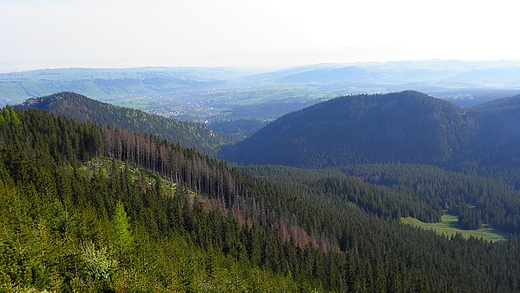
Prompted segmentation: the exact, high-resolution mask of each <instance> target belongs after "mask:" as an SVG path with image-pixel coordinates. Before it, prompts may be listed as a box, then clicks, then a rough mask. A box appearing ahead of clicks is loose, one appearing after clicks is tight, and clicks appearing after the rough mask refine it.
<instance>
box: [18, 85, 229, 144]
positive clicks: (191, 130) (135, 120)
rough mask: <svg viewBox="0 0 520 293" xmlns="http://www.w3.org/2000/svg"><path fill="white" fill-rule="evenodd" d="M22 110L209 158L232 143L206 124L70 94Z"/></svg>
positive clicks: (24, 105)
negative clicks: (164, 143)
mask: <svg viewBox="0 0 520 293" xmlns="http://www.w3.org/2000/svg"><path fill="white" fill-rule="evenodd" d="M22 106H23V107H24V108H36V109H42V110H46V111H49V112H51V113H54V114H56V115H63V116H65V117H68V118H72V119H75V120H77V121H85V122H93V123H95V124H97V125H100V126H101V125H104V126H112V127H119V128H122V129H128V130H130V131H132V132H136V133H141V134H147V135H151V136H157V137H159V138H161V139H166V140H168V141H170V142H176V143H179V144H180V145H181V146H183V147H187V148H192V147H194V148H196V149H197V150H199V151H201V152H203V153H207V154H215V153H216V151H217V150H218V148H220V147H221V146H222V145H224V144H229V143H232V142H233V141H232V140H231V139H232V138H231V137H226V136H224V135H221V134H218V133H215V132H213V131H212V130H211V129H209V128H208V127H207V126H206V125H203V124H199V123H194V122H184V121H178V120H172V119H168V118H166V117H163V116H159V115H152V114H148V113H146V112H143V111H140V110H135V109H130V108H123V107H118V106H114V105H110V104H107V103H101V102H98V101H95V100H92V99H89V98H87V97H85V96H83V95H79V94H76V93H71V92H62V93H57V94H54V95H51V96H46V97H42V98H38V99H36V100H30V101H28V102H26V103H25V104H23V105H22Z"/></svg>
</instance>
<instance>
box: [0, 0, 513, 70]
mask: <svg viewBox="0 0 520 293" xmlns="http://www.w3.org/2000/svg"><path fill="white" fill-rule="evenodd" d="M515 4H516V3H515V2H514V1H512V0H511V1H506V0H494V1H465V0H464V1H459V0H435V1H432V0H424V1H417V0H415V1H408V0H391V1H388V0H362V1H361V0H355V1H350V0H342V1H327V0H320V1H304V0H300V1H284V0H169V1H166V0H146V1H139V0H126V1H123V0H0V71H4V72H5V71H11V70H27V69H38V68H56V67H136V66H241V67H281V66H288V65H303V64H312V63H328V62H336V63H344V62H358V61H393V60H416V59H464V60H495V59H520V41H518V35H517V28H518V22H517V19H518V15H517V14H518V12H517V5H515Z"/></svg>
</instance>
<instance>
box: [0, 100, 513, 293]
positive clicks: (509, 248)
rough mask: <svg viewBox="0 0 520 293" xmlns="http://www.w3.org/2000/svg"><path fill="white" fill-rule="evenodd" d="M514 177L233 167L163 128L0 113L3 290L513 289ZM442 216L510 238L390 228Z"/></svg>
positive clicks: (397, 169) (379, 168)
mask: <svg viewBox="0 0 520 293" xmlns="http://www.w3.org/2000/svg"><path fill="white" fill-rule="evenodd" d="M489 172H491V171H489ZM508 176H509V177H508ZM511 176H512V175H511V173H507V176H506V175H504V176H501V177H500V178H501V179H500V180H498V179H496V178H495V177H491V176H487V175H486V176H485V174H484V173H483V172H480V173H479V174H470V172H467V173H458V172H454V171H453V172H452V171H446V170H445V169H442V168H440V167H434V166H429V167H428V166H424V165H413V164H412V165H409V164H388V165H385V164H364V165H346V166H344V167H343V168H341V169H329V170H321V171H320V170H305V169H297V168H289V167H282V166H274V165H271V166H250V167H246V168H238V167H233V166H231V165H228V164H227V163H226V162H224V161H221V160H218V159H216V158H214V157H211V156H209V155H206V154H202V153H199V152H198V151H197V150H196V149H194V148H184V147H181V146H180V145H179V144H178V143H177V142H173V141H167V140H165V139H164V138H161V137H156V136H153V135H148V134H137V133H134V132H131V131H130V130H126V129H122V128H118V127H116V126H113V125H110V126H106V125H104V126H99V125H97V124H93V123H91V122H77V121H75V120H72V119H70V118H65V117H63V116H56V115H54V114H50V113H48V112H45V111H42V110H36V109H28V110H22V109H18V108H12V107H6V108H3V109H2V110H0V197H1V198H0V291H3V292H41V291H48V292H50V291H56V292H152V291H153V292H316V291H318V292H517V291H520V275H519V274H518V272H519V271H520V244H519V239H518V230H519V228H518V227H520V225H519V223H520V222H519V220H518V218H519V216H520V211H519V210H518V207H519V203H518V198H520V197H519V194H518V188H517V186H515V181H514V179H512V178H513V177H514V176H513V177H511ZM498 195H499V196H498ZM445 210H449V211H451V212H453V213H458V214H459V221H460V225H461V226H462V227H464V228H466V229H475V228H478V226H479V225H483V224H488V225H493V226H495V227H497V228H500V229H503V230H504V231H507V232H510V233H511V236H510V238H509V239H508V240H507V241H498V242H488V241H485V240H482V239H477V238H473V237H470V238H469V239H465V238H463V237H462V236H461V235H460V234H457V235H455V236H443V235H438V234H436V233H435V232H433V231H426V230H422V229H418V228H413V227H411V226H407V225H403V224H402V223H401V222H400V218H401V217H407V216H413V217H416V218H419V219H421V220H423V221H426V222H436V221H440V216H441V214H442V213H443V212H444V211H445Z"/></svg>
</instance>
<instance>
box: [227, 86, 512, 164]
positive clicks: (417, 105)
mask: <svg viewBox="0 0 520 293" xmlns="http://www.w3.org/2000/svg"><path fill="white" fill-rule="evenodd" d="M518 99H519V98H518V97H516V98H512V100H513V101H515V100H518ZM518 117H520V109H519V108H518V107H501V108H500V110H497V109H495V107H491V106H490V107H489V108H486V107H482V108H480V109H478V110H477V109H462V108H459V107H457V106H455V105H453V104H451V103H449V102H446V101H443V100H440V99H436V98H433V97H430V96H427V95H425V94H422V93H419V92H414V91H405V92H399V93H391V94H384V95H357V96H346V97H339V98H336V99H333V100H329V101H326V102H322V103H319V104H316V105H314V106H312V107H309V108H306V109H303V110H300V111H296V112H293V113H290V114H287V115H285V116H283V117H281V118H279V119H277V120H276V121H274V122H272V123H270V124H269V125H267V126H266V127H264V128H263V129H261V130H260V131H258V132H257V133H256V134H254V135H253V136H251V137H249V138H247V139H245V140H244V141H242V142H239V143H237V144H236V145H235V146H233V147H228V148H225V149H223V151H222V152H221V155H222V157H223V158H225V159H228V160H232V161H235V162H238V163H244V164H280V165H288V166H302V167H313V168H314V167H330V166H343V165H346V164H356V163H414V164H431V165H438V166H449V165H451V166H454V165H457V164H461V163H462V162H466V161H471V162H475V161H477V163H478V162H480V161H482V162H485V163H486V164H488V165H489V164H495V165H500V164H501V163H503V162H504V161H507V162H508V163H511V162H513V163H514V164H516V165H518V162H516V161H515V160H516V159H515V158H516V157H517V155H515V154H517V153H518V152H517V150H518V147H517V145H518V144H517V142H518V138H519V137H520V128H519V126H518V125H520V124H519V123H517V122H519V121H518V119H520V118H518ZM497 157H499V158H500V160H501V161H499V160H496V159H495V158H497Z"/></svg>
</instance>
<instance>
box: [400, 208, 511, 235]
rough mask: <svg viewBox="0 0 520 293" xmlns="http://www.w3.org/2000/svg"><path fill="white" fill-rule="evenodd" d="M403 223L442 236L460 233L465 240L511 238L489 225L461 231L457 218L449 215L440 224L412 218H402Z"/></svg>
mask: <svg viewBox="0 0 520 293" xmlns="http://www.w3.org/2000/svg"><path fill="white" fill-rule="evenodd" d="M401 222H403V223H404V224H408V225H412V226H416V227H420V228H423V229H426V230H434V231H435V232H437V233H438V234H441V235H455V234H456V233H460V234H462V236H463V237H464V238H469V237H470V236H473V237H476V238H483V239H484V240H487V241H496V240H507V239H508V238H509V234H508V233H505V232H502V231H499V230H496V229H494V228H491V227H489V226H487V225H483V227H482V228H481V229H478V230H462V229H459V228H458V224H457V216H456V215H452V214H448V213H445V214H444V215H443V216H442V222H440V223H423V222H421V221H419V220H417V219H415V218H412V217H408V218H401Z"/></svg>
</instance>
